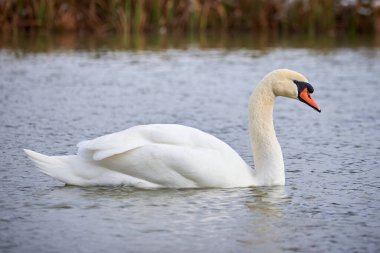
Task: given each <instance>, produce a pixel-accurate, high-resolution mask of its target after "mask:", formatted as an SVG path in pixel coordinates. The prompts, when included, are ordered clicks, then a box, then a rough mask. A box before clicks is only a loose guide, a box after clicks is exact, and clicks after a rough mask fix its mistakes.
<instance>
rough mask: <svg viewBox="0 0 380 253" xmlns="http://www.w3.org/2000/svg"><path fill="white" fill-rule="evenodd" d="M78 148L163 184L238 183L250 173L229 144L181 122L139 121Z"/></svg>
mask: <svg viewBox="0 0 380 253" xmlns="http://www.w3.org/2000/svg"><path fill="white" fill-rule="evenodd" d="M78 148H79V149H78V155H79V156H80V157H82V158H83V159H86V160H90V161H92V162H94V163H96V164H97V165H99V166H102V167H103V168H107V169H109V170H114V171H117V172H120V173H123V174H126V175H129V176H132V177H134V178H139V179H142V180H145V181H147V182H151V183H154V184H156V185H159V186H164V187H229V186H230V187H233V186H236V184H237V185H241V184H245V181H247V179H248V178H251V177H250V175H248V174H250V173H251V170H250V169H249V167H248V166H247V165H246V163H245V162H244V161H243V160H242V159H241V157H240V156H239V155H238V154H237V153H236V152H235V151H234V150H233V149H232V148H231V147H230V146H229V145H227V144H226V143H224V142H223V141H221V140H219V139H218V138H216V137H214V136H212V135H210V134H207V133H205V132H203V131H201V130H198V129H195V128H191V127H187V126H182V125H174V124H155V125H141V126H136V127H132V128H129V129H127V130H124V131H121V132H117V133H113V134H109V135H105V136H102V137H99V138H96V139H93V140H90V141H84V142H80V143H79V144H78ZM248 183H249V182H248V181H247V184H248Z"/></svg>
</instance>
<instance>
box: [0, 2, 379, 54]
mask: <svg viewBox="0 0 380 253" xmlns="http://www.w3.org/2000/svg"><path fill="white" fill-rule="evenodd" d="M0 32H1V39H0V47H1V46H3V47H4V46H15V45H17V44H18V43H22V41H23V39H22V38H23V36H26V35H27V36H28V41H29V46H31V45H30V42H31V41H34V39H37V38H39V42H38V46H39V47H40V48H41V46H42V45H45V46H48V44H49V43H50V44H51V43H53V44H54V43H58V44H59V45H60V46H63V47H69V48H71V47H74V48H75V47H77V46H78V43H79V44H83V43H84V42H83V39H84V38H86V40H87V41H88V40H91V38H92V37H94V36H95V37H96V39H95V41H99V39H101V38H104V37H109V36H110V35H113V38H114V40H113V42H112V43H111V45H112V46H111V45H110V46H111V47H118V48H130V47H137V48H142V47H144V46H146V44H150V45H152V43H153V45H154V43H156V45H157V44H158V43H162V45H161V46H165V43H167V41H162V40H164V39H169V41H172V42H173V41H174V42H173V43H176V41H177V44H178V43H180V42H181V41H182V42H183V40H189V39H191V40H195V41H197V42H201V44H202V45H205V46H207V44H206V43H207V42H209V43H212V41H214V42H216V41H218V43H222V44H223V43H227V42H226V40H225V37H226V36H227V37H228V35H229V34H232V33H235V34H236V33H240V34H244V35H245V36H247V35H249V36H255V37H260V38H261V42H260V43H264V44H265V43H270V41H278V40H279V39H284V38H287V39H289V37H295V36H298V37H299V36H302V37H303V38H304V40H308V41H310V43H311V44H312V43H313V41H316V40H317V39H318V43H321V41H322V40H323V41H326V40H330V41H331V40H335V39H336V38H342V37H345V39H346V40H348V39H349V40H351V41H352V40H355V39H357V38H358V37H362V38H363V36H367V37H368V36H371V37H372V38H374V40H373V42H374V43H377V44H378V43H379V42H378V39H377V40H376V39H375V38H376V37H378V36H379V35H380V1H379V0H267V1H265V0H184V1H180V0H140V1H138V0H110V1H108V0H84V1H74V0H70V1H58V0H0ZM52 34H54V35H55V36H54V38H51V35H52ZM115 35H117V36H118V38H116V37H115ZM20 37H21V39H20ZM321 38H323V39H321ZM52 40H53V41H52ZM210 41H211V42H210ZM93 43H96V42H93ZM182 44H183V43H182ZM32 45H34V46H37V45H36V44H32ZM50 46H52V45H50Z"/></svg>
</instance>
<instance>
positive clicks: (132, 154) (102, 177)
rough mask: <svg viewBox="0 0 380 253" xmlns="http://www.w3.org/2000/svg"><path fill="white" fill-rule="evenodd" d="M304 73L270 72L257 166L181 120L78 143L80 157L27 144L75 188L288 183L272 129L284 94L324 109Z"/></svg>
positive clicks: (258, 96) (261, 108)
mask: <svg viewBox="0 0 380 253" xmlns="http://www.w3.org/2000/svg"><path fill="white" fill-rule="evenodd" d="M313 91H314V89H313V87H312V86H311V85H310V84H309V82H308V80H307V79H306V78H305V77H304V76H303V75H302V74H300V73H297V72H295V71H292V70H288V69H278V70H274V71H272V72H270V73H269V74H267V75H266V76H265V77H264V78H263V79H262V80H261V82H260V83H259V84H258V85H257V87H256V89H255V90H254V92H253V93H252V95H251V96H250V99H249V106H248V107H249V108H248V109H249V134H250V140H251V146H252V152H253V156H254V163H255V169H254V170H253V169H252V168H251V167H250V166H249V165H248V164H247V163H246V162H244V160H243V159H242V158H241V157H240V156H239V155H238V154H237V153H236V152H235V151H234V150H233V149H232V148H231V147H230V146H229V145H228V144H226V143H225V142H223V141H221V140H220V139H218V138H216V137H214V136H212V135H210V134H207V133H205V132H203V131H201V130H198V129H195V128H192V127H188V126H183V125H176V124H151V125H139V126H134V127H131V128H128V129H126V130H124V131H121V132H116V133H112V134H108V135H104V136H101V137H98V138H95V139H93V140H87V141H82V142H80V143H79V144H77V147H78V152H77V155H68V156H46V155H43V154H40V153H37V152H34V151H32V150H28V149H24V151H25V153H26V154H27V156H28V157H29V158H30V159H31V160H32V161H33V162H34V163H35V165H36V166H37V167H38V168H39V169H40V170H41V171H42V172H43V173H45V174H47V175H49V176H51V177H53V178H56V179H58V180H60V181H62V182H64V183H66V184H68V185H77V186H118V185H125V186H131V187H137V188H148V189H150V188H208V187H212V188H233V187H249V186H272V185H284V184H285V171H284V161H283V157H282V151H281V147H280V144H279V143H278V141H277V138H276V133H275V130H274V126H273V106H274V102H275V98H276V97H277V96H283V97H288V98H293V99H298V100H300V101H301V102H303V103H306V104H307V105H309V106H311V107H312V108H314V109H315V110H317V111H318V112H321V109H320V107H319V106H318V104H317V103H316V102H315V101H314V100H313V98H312V97H311V96H310V94H311V93H313Z"/></svg>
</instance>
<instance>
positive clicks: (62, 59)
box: [0, 45, 380, 252]
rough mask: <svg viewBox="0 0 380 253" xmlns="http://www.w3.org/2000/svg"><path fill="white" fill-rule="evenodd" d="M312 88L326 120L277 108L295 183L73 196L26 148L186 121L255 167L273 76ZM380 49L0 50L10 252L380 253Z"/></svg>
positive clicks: (56, 146)
mask: <svg viewBox="0 0 380 253" xmlns="http://www.w3.org/2000/svg"><path fill="white" fill-rule="evenodd" d="M283 67H286V68H291V69H294V70H297V71H299V72H301V73H304V74H305V75H306V76H307V77H308V78H309V80H310V82H311V83H312V84H313V85H314V88H315V94H314V97H315V99H316V100H317V101H318V102H319V104H320V106H321V108H322V113H321V114H319V113H317V112H315V111H314V110H312V109H311V108H308V107H307V106H305V105H304V104H302V103H299V102H298V101H291V100H289V99H281V98H280V99H278V101H277V103H276V107H275V125H276V130H277V135H278V138H279V141H280V143H281V145H282V148H283V153H284V159H285V166H286V180H287V182H286V186H285V187H260V188H238V189H199V190H151V191H148V190H135V189H129V188H122V187H120V188H80V187H66V186H64V185H63V184H62V183H61V182H59V181H57V180H55V179H52V178H49V177H47V176H46V175H43V174H42V173H40V172H39V171H38V170H37V169H36V168H35V167H34V166H33V165H32V163H31V162H30V161H29V160H27V158H26V157H25V155H24V154H23V152H22V148H30V149H34V150H36V151H39V152H42V153H46V154H50V155H53V154H73V153H75V152H76V148H75V144H76V143H77V142H79V141H81V140H84V139H89V138H94V137H97V136H100V135H103V134H106V133H110V132H115V131H119V130H122V129H125V128H128V127H131V126H133V125H136V124H146V123H179V124H184V125H189V126H193V127H196V128H199V129H202V130H204V131H206V132H209V133H211V134H214V135H215V136H217V137H219V138H220V139H222V140H224V141H226V142H227V143H229V144H230V145H231V146H232V147H233V148H234V149H236V150H237V152H238V153H240V154H241V155H242V157H243V158H244V159H245V160H246V161H247V162H248V163H249V164H251V165H253V162H252V161H253V160H252V157H251V153H250V145H249V141H248V138H247V136H248V135H247V109H246V108H247V101H248V97H249V95H250V92H251V91H252V90H253V88H254V87H255V85H256V84H257V83H258V82H259V80H260V79H261V78H262V77H263V75H265V74H266V73H267V72H269V71H271V70H273V69H276V68H283ZM379 77H380V50H379V49H378V48H370V47H355V48H350V47H337V48H329V49H326V50H323V51H322V50H316V49H302V48H297V49H296V48H289V47H286V48H285V47H274V48H265V49H254V48H253V49H249V48H238V47H237V48H232V49H228V50H227V49H223V48H218V49H212V48H211V49H199V48H198V47H197V46H196V45H195V46H194V45H192V46H189V47H186V48H184V49H165V50H156V51H150V50H142V51H136V50H134V51H128V50H122V51H109V50H107V48H106V49H104V48H103V49H102V50H101V51H97V50H95V51H94V50H90V51H87V50H80V51H77V50H58V51H55V50H52V51H50V52H49V53H47V52H39V53H22V54H20V53H18V52H17V50H15V49H2V50H0V119H1V120H0V148H1V150H0V152H1V156H0V173H1V174H0V181H1V184H0V251H1V252H65V251H66V252H254V251H256V252H379V251H380V212H379V209H380V167H379V156H380V133H379V130H380V102H379V98H378V96H379V87H380V79H379Z"/></svg>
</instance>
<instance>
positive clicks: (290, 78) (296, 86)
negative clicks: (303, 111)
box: [267, 69, 321, 112]
mask: <svg viewBox="0 0 380 253" xmlns="http://www.w3.org/2000/svg"><path fill="white" fill-rule="evenodd" d="M267 78H269V79H271V80H272V82H271V83H272V89H273V93H274V94H275V96H283V97H288V98H293V99H298V100H299V101H301V102H303V103H305V104H307V105H309V106H310V107H312V108H313V109H315V110H317V111H318V112H321V108H320V107H319V105H318V104H317V102H315V100H314V99H313V98H312V97H311V94H312V93H313V92H314V88H313V86H312V85H311V84H310V83H309V81H308V80H307V79H306V77H304V76H303V75H302V74H300V73H298V72H295V71H293V70H289V69H278V70H275V71H273V72H271V73H269V74H268V76H267Z"/></svg>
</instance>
